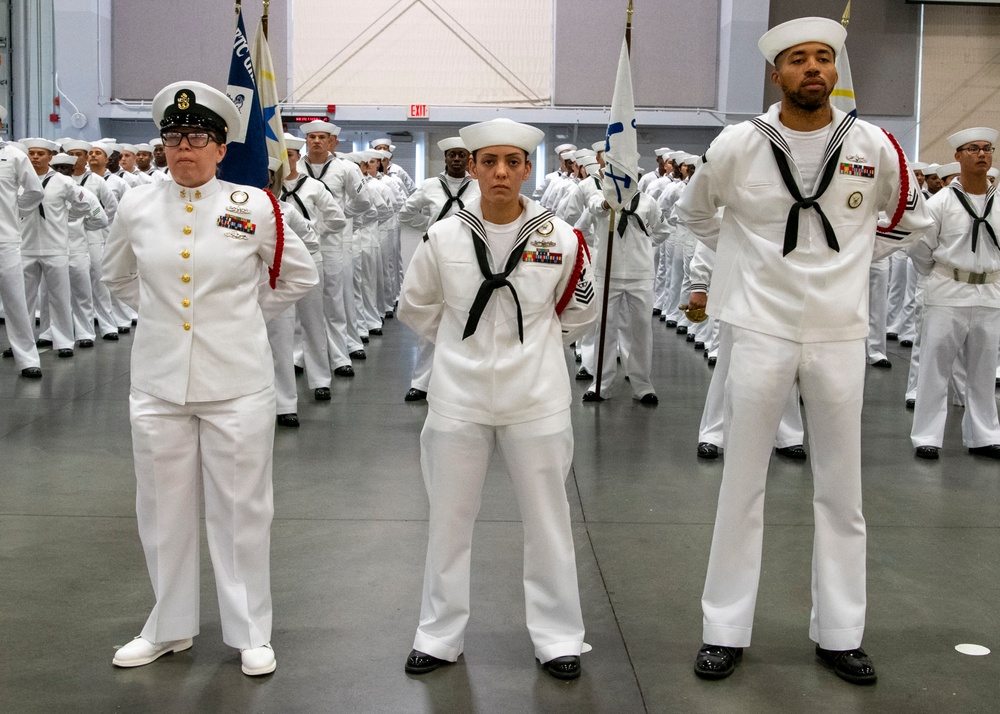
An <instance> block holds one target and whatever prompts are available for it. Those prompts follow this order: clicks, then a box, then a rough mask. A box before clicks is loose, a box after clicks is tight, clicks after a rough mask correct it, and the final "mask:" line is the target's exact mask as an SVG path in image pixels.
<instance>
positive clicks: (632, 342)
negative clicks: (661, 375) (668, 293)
mask: <svg viewBox="0 0 1000 714" xmlns="http://www.w3.org/2000/svg"><path fill="white" fill-rule="evenodd" d="M595 282H596V283H597V284H598V285H599V286H598V288H597V300H598V303H601V301H602V300H604V280H603V278H597V279H596V281H595ZM652 311H653V280H652V279H639V280H624V279H616V278H612V279H611V284H610V287H609V293H608V326H607V329H606V330H605V334H604V364H603V365H602V370H603V373H602V375H601V396H608V395H609V393H610V390H611V384H612V383H613V382H614V381H615V375H617V374H618V364H617V360H616V359H615V358H616V356H617V355H618V354H619V352H620V353H621V355H622V366H624V367H625V374H626V375H628V378H629V385H631V387H632V394H633V396H634V397H635V398H637V399H639V398H641V397H643V396H644V395H646V394H655V392H656V390H654V389H653V384H652V382H651V381H650V374H651V373H652V371H653V325H652V323H651V322H650V315H651V314H652ZM622 327H624V328H625V331H626V337H625V338H624V339H623V340H620V339H619V334H620V328H622ZM595 329H596V330H597V332H596V334H597V335H598V338H597V339H600V329H601V321H600V318H598V321H597V324H596V328H595ZM595 370H596V367H595ZM588 389H589V391H592V392H593V391H596V390H597V375H596V374H595V375H594V381H593V382H591V384H590V387H589V388H588Z"/></svg>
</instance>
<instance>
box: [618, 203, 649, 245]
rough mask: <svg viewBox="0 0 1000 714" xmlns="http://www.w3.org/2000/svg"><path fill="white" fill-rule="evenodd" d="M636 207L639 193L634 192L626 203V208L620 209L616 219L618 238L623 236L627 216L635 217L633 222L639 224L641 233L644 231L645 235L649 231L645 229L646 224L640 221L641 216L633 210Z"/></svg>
mask: <svg viewBox="0 0 1000 714" xmlns="http://www.w3.org/2000/svg"><path fill="white" fill-rule="evenodd" d="M638 207H639V194H638V193H637V194H635V196H633V197H632V200H631V201H630V202H629V204H628V208H624V209H622V212H621V218H620V219H619V221H618V236H619V237H620V238H624V237H625V229H626V228H627V227H628V219H629V216H631V217H632V218H634V219H635V222H636V223H638V224H639V228H640V229H641V230H642V232H643V233H645V234H646V235H647V236H648V235H649V231H647V230H646V225H645V224H644V223H643V222H642V218H640V217H639V216H638V215H636V212H635V210H636V209H637V208H638Z"/></svg>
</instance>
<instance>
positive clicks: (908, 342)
mask: <svg viewBox="0 0 1000 714" xmlns="http://www.w3.org/2000/svg"><path fill="white" fill-rule="evenodd" d="M899 346H900V347H913V340H900V341H899Z"/></svg>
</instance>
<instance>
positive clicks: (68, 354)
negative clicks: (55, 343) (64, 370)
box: [57, 348, 73, 359]
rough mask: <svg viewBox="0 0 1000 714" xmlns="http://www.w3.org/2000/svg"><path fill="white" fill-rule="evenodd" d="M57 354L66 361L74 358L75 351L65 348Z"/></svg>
mask: <svg viewBox="0 0 1000 714" xmlns="http://www.w3.org/2000/svg"><path fill="white" fill-rule="evenodd" d="M57 354H58V355H59V356H60V357H62V358H64V359H65V358H67V357H72V356H73V350H71V349H69V348H63V349H61V350H59V352H57Z"/></svg>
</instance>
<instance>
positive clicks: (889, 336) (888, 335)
mask: <svg viewBox="0 0 1000 714" xmlns="http://www.w3.org/2000/svg"><path fill="white" fill-rule="evenodd" d="M885 339H887V340H889V341H890V342H895V341H896V340H898V339H899V335H897V334H896V333H895V332H886V333H885Z"/></svg>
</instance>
